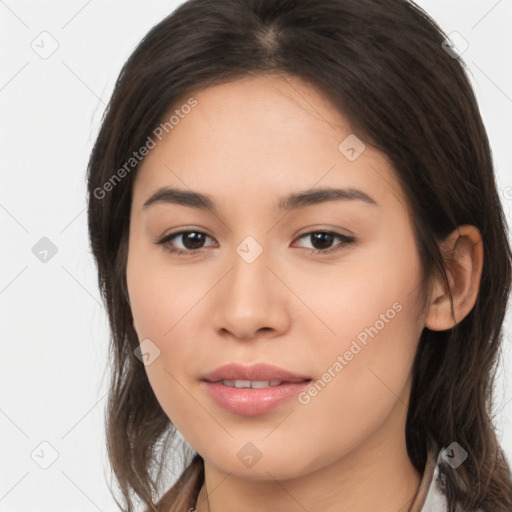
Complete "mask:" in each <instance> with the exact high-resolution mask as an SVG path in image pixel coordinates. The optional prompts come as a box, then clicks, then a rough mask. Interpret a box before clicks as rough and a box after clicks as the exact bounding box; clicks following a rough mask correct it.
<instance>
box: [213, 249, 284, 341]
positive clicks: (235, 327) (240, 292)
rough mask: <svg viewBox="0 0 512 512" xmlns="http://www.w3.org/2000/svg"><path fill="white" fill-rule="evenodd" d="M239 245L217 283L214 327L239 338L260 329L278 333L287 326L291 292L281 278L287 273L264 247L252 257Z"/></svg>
mask: <svg viewBox="0 0 512 512" xmlns="http://www.w3.org/2000/svg"><path fill="white" fill-rule="evenodd" d="M241 245H242V244H241ZM240 249H241V248H240V247H239V248H238V252H237V253H236V254H235V255H234V257H233V259H232V266H231V268H230V269H229V270H228V272H227V274H226V275H225V277H224V278H223V279H222V281H221V282H220V283H219V284H218V286H217V287H216V291H215V295H214V297H213V302H214V314H213V322H214V327H215V329H216V330H217V332H219V333H221V334H222V335H223V336H227V335H229V334H230V335H231V336H232V337H235V338H237V339H241V340H250V339H253V338H254V337H255V336H257V335H258V332H260V331H261V333H265V334H264V336H265V337H272V336H276V335H279V334H281V333H283V332H284V331H286V329H288V327H289V321H290V316H289V308H290V306H291V303H290V301H291V300H292V299H293V295H292V294H291V293H290V291H289V289H288V288H287V287H286V286H285V284H283V281H284V282H286V280H287V279H288V280H289V279H290V277H289V276H285V275H280V274H283V272H282V271H280V268H279V265H278V264H276V263H275V260H274V263H272V262H271V261H270V258H268V257H267V252H266V251H265V250H263V251H262V252H261V253H260V254H259V255H258V256H257V257H256V258H254V259H253V257H249V258H247V257H246V254H245V253H244V252H243V250H240ZM249 252H250V251H249ZM252 256H254V254H253V255H252Z"/></svg>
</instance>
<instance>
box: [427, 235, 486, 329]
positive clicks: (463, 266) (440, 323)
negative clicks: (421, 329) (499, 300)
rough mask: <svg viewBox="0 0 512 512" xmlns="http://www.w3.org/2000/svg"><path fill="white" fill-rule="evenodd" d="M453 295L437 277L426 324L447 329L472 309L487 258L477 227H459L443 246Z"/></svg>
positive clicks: (430, 327) (433, 327)
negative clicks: (484, 261) (451, 301)
mask: <svg viewBox="0 0 512 512" xmlns="http://www.w3.org/2000/svg"><path fill="white" fill-rule="evenodd" d="M440 248H441V251H442V253H443V257H444V259H445V270H446V274H447V277H448V282H449V285H450V290H451V294H452V297H453V314H454V315H455V318H454V317H453V315H452V306H451V303H450V295H449V293H448V290H446V288H445V285H444V282H443V281H442V280H441V279H436V281H435V282H434V285H433V287H432V292H431V296H430V303H429V308H428V312H427V315H426V318H425V326H426V327H428V328H429V329H431V330H433V331H444V330H447V329H451V328H452V327H453V326H455V325H456V324H458V323H459V322H460V321H461V320H462V319H463V318H464V317H465V316H466V315H467V314H468V313H469V312H470V311H471V309H472V308H473V306H474V305H475V302H476V298H477V295H478V290H479V288H480V278H481V275H482V267H483V260H484V250H483V242H482V236H481V234H480V231H479V230H478V228H476V227H475V226H469V225H464V226H459V227H458V228H457V229H456V230H455V231H454V232H453V233H451V234H450V235H449V236H448V237H447V238H446V239H445V240H443V242H442V243H441V245H440Z"/></svg>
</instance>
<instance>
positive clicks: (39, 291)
mask: <svg viewBox="0 0 512 512" xmlns="http://www.w3.org/2000/svg"><path fill="white" fill-rule="evenodd" d="M417 3H418V4H419V5H420V6H422V7H423V8H424V9H425V10H426V11H427V12H429V14H431V16H432V17H433V18H434V19H435V20H436V21H438V23H439V24H440V25H441V27H442V28H443V29H444V30H445V31H446V32H447V33H451V32H452V31H456V32H458V33H460V34H461V35H462V36H463V37H464V39H466V40H467V41H468V42H469V48H468V49H467V50H466V51H465V52H464V53H463V58H464V60H465V61H466V63H467V64H468V66H469V68H470V71H471V75H472V76H471V81H472V84H473V86H474V88H475V92H476V95H477V98H478V101H479V104H480V108H481V111H482V116H483V119H484V122H485V125H486V127H487V130H488V134H489V138H490V141H491V147H492V151H493V155H494V158H495V163H496V172H497V181H498V185H499V188H500V193H501V194H502V196H503V202H504V207H505V211H506V213H507V217H508V219H509V222H510V212H511V200H512V188H510V189H507V187H512V171H511V164H512V147H511V143H510V141H511V132H512V130H511V128H510V119H511V117H512V70H511V65H510V55H511V50H512V31H511V30H510V26H512V1H511V0H500V1H496V0H479V1H467V0H464V1H463V0H457V1H454V0H451V1H450V2H446V1H445V0H422V1H419V2H417ZM177 5H178V2H175V1H168V2H165V1H159V2H157V1H155V0H152V1H144V2H143V1H138V2H134V1H127V0H123V1H105V0H103V1H101V2H100V1H99V0H89V1H86V0H68V1H67V2H64V1H60V2H55V1H45V2H36V1H16V0H5V1H4V0H0V39H1V42H0V48H1V49H2V61H1V62H2V65H1V67H0V104H1V118H0V119H1V122H0V127H1V133H0V140H1V143H2V153H1V155H2V158H1V172H0V180H1V184H0V229H1V231H0V232H1V237H2V247H3V249H2V250H1V251H0V258H1V260H0V314H1V323H0V325H1V329H2V357H1V359H0V389H1V395H0V464H1V467H0V512H2V511H3V512H7V511H34V510H37V511H41V512H42V511H50V510H51V511H52V512H58V511H66V512H69V511H70V510H73V511H97V510H103V511H106V510H117V509H116V506H115V503H114V502H113V500H112V498H111V497H110V494H109V491H108V488H107V484H106V482H107V478H106V475H107V474H108V462H107V458H106V452H105V449H104V432H103V419H104V417H103V407H104V405H105V395H106V382H107V380H106V376H105V369H106V363H107V361H106V355H107V342H108V329H107V318H106V314H105V311H104V308H103V306H102V304H101V301H100V298H99V292H98V288H97V283H96V269H95V267H94V263H93V260H92V256H91V254H90V252H89V246H88V240H87V226H86V187H85V172H86V163H87V158H88V155H89V153H90V151H91V148H92V144H93V142H94V139H95V137H96V135H97V133H98V129H99V122H100V118H101V115H102V113H103V111H104V108H105V105H106V104H107V102H108V100H109V98H110V94H111V92H112V89H113V85H114V82H115V80H116V78H117V76H118V73H119V71H120V69H121V66H122V65H123V63H124V62H125V60H126V59H127V58H128V56H129V55H130V54H131V52H132V51H133V49H134V48H135V46H136V44H137V43H138V42H139V41H140V39H141V38H142V37H143V36H144V35H145V34H146V32H147V31H148V30H149V29H150V28H151V27H152V26H153V25H155V24H156V23H157V22H159V21H160V20H161V19H162V18H163V17H165V16H166V15H167V14H168V13H170V12H171V11H172V10H173V9H174V8H175V7H176V6H177ZM43 31H46V32H48V33H49V34H51V37H52V38H54V39H55V41H56V42H57V43H58V48H57V50H56V51H55V53H53V54H52V55H51V56H50V57H48V58H47V59H43V58H41V57H40V56H39V55H38V54H37V53H36V52H35V51H34V50H33V49H32V47H31V45H34V44H37V41H39V39H37V38H38V37H39V35H40V34H41V32H43ZM41 37H43V36H41ZM44 37H47V38H48V37H49V36H44ZM33 41H35V43H33ZM46 41H47V45H46V48H49V47H50V45H51V40H50V39H47V40H46ZM42 237H48V238H49V239H50V240H51V241H52V242H53V244H55V246H56V248H57V253H56V254H55V256H53V257H52V258H51V259H49V261H47V262H46V263H43V262H41V261H40V260H39V259H37V258H36V257H35V255H34V254H33V252H32V247H33V246H34V245H35V244H36V243H37V242H38V241H39V240H40V239H41V238H42ZM506 332H507V333H508V332H510V315H509V316H507V322H506ZM511 368H512V360H511V355H510V341H509V336H508V334H507V342H506V343H505V346H504V359H503V363H502V367H501V371H500V374H499V376H498V380H497V392H496V398H495V399H496V403H497V410H498V411H499V413H498V414H497V415H496V421H497V424H498V427H499V428H500V430H499V432H498V434H499V438H500V439H501V441H502V444H503V446H504V448H505V451H506V453H507V456H508V458H509V460H510V461H512V428H511V423H512V421H511V420H512V384H511V379H510V378H508V379H505V377H504V374H505V373H507V372H508V373H510V369H511ZM44 441H45V442H47V443H49V444H50V445H51V446H52V447H53V448H50V447H49V446H48V445H42V446H40V443H42V442H44ZM52 449H54V450H56V451H57V452H58V458H57V459H56V460H55V462H54V463H53V464H52V465H51V466H50V467H49V468H48V469H42V468H41V467H40V466H39V465H38V464H36V462H35V460H34V459H37V460H39V461H40V462H41V463H44V462H45V460H46V462H47V463H49V462H50V461H51V456H52ZM34 450H35V454H34V459H33V458H32V457H31V454H32V453H33V452H34ZM37 454H38V455H39V456H38V455H37Z"/></svg>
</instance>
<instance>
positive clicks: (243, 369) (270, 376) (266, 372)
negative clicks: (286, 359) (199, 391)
mask: <svg viewBox="0 0 512 512" xmlns="http://www.w3.org/2000/svg"><path fill="white" fill-rule="evenodd" d="M310 379H311V378H310V377H308V376H306V375H301V374H297V373H292V372H290V371H288V370H285V369H284V368H280V367H279V366H274V365H270V364H264V363H258V364H253V365H243V364H239V363H230V364H225V365H222V366H219V367H217V368H215V370H213V371H211V372H208V373H205V374H204V375H203V376H202V377H201V380H206V381H209V382H218V381H220V380H250V381H269V380H279V381H281V382H302V381H304V380H310Z"/></svg>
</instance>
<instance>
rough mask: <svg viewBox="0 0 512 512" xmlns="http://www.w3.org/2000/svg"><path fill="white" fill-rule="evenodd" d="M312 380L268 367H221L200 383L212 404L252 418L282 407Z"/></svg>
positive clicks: (261, 365)
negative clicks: (211, 399)
mask: <svg viewBox="0 0 512 512" xmlns="http://www.w3.org/2000/svg"><path fill="white" fill-rule="evenodd" d="M312 380H313V379H312V378H311V377H308V376H302V375H299V374H294V373H292V372H289V371H287V370H284V369H282V368H279V367H277V366H272V365H265V364H259V365H254V366H242V365H239V364H231V365H225V366H222V367H219V368H217V369H216V370H214V371H213V372H210V373H208V374H205V375H204V376H203V378H202V379H201V384H202V386H203V387H204V389H205V391H206V392H207V393H208V395H209V396H210V397H211V398H213V400H214V402H215V403H216V405H218V406H220V407H222V408H223V409H224V410H226V411H229V412H231V413H233V414H237V415H242V416H256V415H261V414H265V413H268V412H270V411H272V410H274V409H276V408H277V407H279V406H281V405H284V404H285V403H286V402H288V401H289V400H290V399H292V398H293V397H296V396H297V395H298V394H299V393H300V392H301V391H303V390H304V389H305V388H306V387H307V386H308V385H309V383H310V382H311V381H312Z"/></svg>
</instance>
